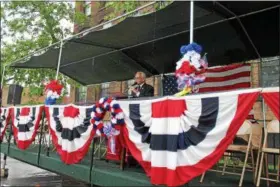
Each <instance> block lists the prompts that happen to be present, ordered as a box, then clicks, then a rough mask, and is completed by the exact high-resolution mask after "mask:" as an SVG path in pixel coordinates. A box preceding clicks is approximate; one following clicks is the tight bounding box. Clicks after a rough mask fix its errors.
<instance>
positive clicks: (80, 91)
mask: <svg viewBox="0 0 280 187" xmlns="http://www.w3.org/2000/svg"><path fill="white" fill-rule="evenodd" d="M86 100H87V87H86V86H81V87H79V88H77V89H76V97H75V101H76V102H77V103H85V102H86Z"/></svg>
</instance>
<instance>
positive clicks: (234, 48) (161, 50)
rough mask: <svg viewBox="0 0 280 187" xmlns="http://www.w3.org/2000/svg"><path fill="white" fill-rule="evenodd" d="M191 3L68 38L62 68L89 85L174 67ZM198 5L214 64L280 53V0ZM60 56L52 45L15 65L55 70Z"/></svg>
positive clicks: (197, 22)
mask: <svg viewBox="0 0 280 187" xmlns="http://www.w3.org/2000/svg"><path fill="white" fill-rule="evenodd" d="M189 4H190V3H189V2H174V3H172V4H171V5H169V6H167V7H166V8H164V9H162V10H159V11H156V12H154V13H151V14H147V15H144V16H140V17H129V18H127V19H125V20H124V21H122V22H121V23H119V24H117V25H115V26H113V27H110V28H108V29H104V30H100V31H94V32H90V33H88V34H86V35H84V36H83V37H75V38H72V39H70V40H67V41H66V42H65V44H64V45H63V50H62V56H61V64H60V72H61V73H63V74H65V75H67V76H69V77H71V78H73V79H75V80H77V81H78V82H80V83H82V84H84V85H89V84H96V83H102V82H109V81H114V80H118V81H120V80H127V79H130V78H132V77H133V75H134V73H135V72H136V71H144V72H146V73H147V75H148V76H149V75H156V74H161V73H169V72H173V71H174V68H175V63H176V61H177V60H178V59H179V58H180V53H179V48H180V46H181V45H183V44H187V43H189V32H188V30H189V19H190V16H189ZM194 5H195V6H194V29H195V31H194V41H195V42H197V43H199V44H201V45H202V46H203V48H204V51H205V52H207V53H208V61H209V64H210V66H215V65H224V64H229V63H232V62H242V61H245V60H250V59H256V58H260V57H268V56H277V55H279V22H280V19H279V17H280V8H279V7H280V6H279V2H195V4H194ZM238 17H239V18H240V21H241V22H239V20H238ZM240 23H241V24H240ZM242 25H243V26H244V28H245V29H244V28H242ZM58 55H59V48H50V49H49V50H48V51H47V52H45V53H44V54H41V55H39V56H32V57H31V58H30V59H28V60H27V61H26V62H24V63H16V64H14V65H13V67H16V68H54V69H55V68H56V67H57V59H58Z"/></svg>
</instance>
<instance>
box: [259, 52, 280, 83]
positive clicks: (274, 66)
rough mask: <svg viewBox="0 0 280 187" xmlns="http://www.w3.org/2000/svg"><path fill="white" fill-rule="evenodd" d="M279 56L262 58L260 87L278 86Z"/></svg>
mask: <svg viewBox="0 0 280 187" xmlns="http://www.w3.org/2000/svg"><path fill="white" fill-rule="evenodd" d="M279 65H280V57H273V58H266V59H263V63H262V71H261V76H262V87H275V86H277V87H278V86H279V73H280V71H279Z"/></svg>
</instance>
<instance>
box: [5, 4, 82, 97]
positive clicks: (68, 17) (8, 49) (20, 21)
mask: <svg viewBox="0 0 280 187" xmlns="http://www.w3.org/2000/svg"><path fill="white" fill-rule="evenodd" d="M1 18H2V19H1V26H2V30H1V39H3V42H2V43H1V53H2V55H1V66H2V67H3V65H8V64H11V63H12V62H15V61H16V60H18V59H21V58H23V57H25V56H26V55H28V54H30V53H31V52H34V51H37V50H38V49H40V48H43V47H46V46H49V45H50V44H53V43H55V42H57V41H59V40H61V39H62V38H65V37H67V36H69V35H71V34H72V30H71V28H70V27H66V26H64V25H63V24H62V22H70V23H73V22H75V23H77V24H80V23H83V22H85V20H86V19H87V17H86V16H85V15H84V14H83V13H80V12H76V13H75V10H74V7H73V6H72V4H71V3H69V2H52V1H9V2H2V3H1ZM7 39H8V40H7ZM38 63H40V62H38ZM55 74H56V71H55V70H52V69H15V68H10V67H7V68H6V72H5V80H7V79H9V78H13V79H14V83H16V84H20V85H24V86H25V87H30V90H32V91H31V92H30V93H29V96H30V97H32V96H35V95H41V94H42V92H43V85H42V82H43V81H47V80H50V79H54V78H55ZM59 80H61V82H62V84H64V85H65V84H66V82H67V83H69V84H77V83H76V82H75V81H73V80H71V79H69V78H68V77H66V76H63V75H62V74H59ZM4 83H6V82H4Z"/></svg>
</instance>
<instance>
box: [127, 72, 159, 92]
mask: <svg viewBox="0 0 280 187" xmlns="http://www.w3.org/2000/svg"><path fill="white" fill-rule="evenodd" d="M134 80H135V83H134V84H133V85H132V86H131V87H130V88H129V91H128V92H129V95H130V96H132V97H152V96H154V87H152V86H151V85H149V84H146V75H145V73H144V72H137V73H136V74H135V77H134Z"/></svg>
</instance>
